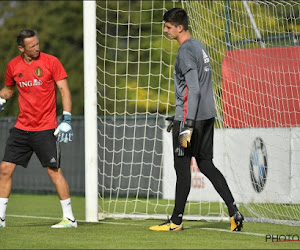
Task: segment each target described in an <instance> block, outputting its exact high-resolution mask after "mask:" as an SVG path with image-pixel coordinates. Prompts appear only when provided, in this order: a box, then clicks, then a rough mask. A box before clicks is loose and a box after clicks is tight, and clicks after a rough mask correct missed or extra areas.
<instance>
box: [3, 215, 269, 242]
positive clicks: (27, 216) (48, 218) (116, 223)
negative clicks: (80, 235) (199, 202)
mask: <svg viewBox="0 0 300 250" xmlns="http://www.w3.org/2000/svg"><path fill="white" fill-rule="evenodd" d="M6 216H7V217H16V218H31V219H44V220H61V218H55V217H42V216H31V215H17V214H8V215H6ZM77 221H78V222H86V221H85V220H77ZM86 223H87V222H86ZM91 223H99V224H114V225H129V226H143V227H145V225H141V224H134V223H125V222H111V221H98V222H91ZM185 228H189V227H185ZM197 229H201V230H211V231H220V232H226V233H232V234H245V235H252V236H260V237H266V235H265V234H259V233H251V232H231V231H230V230H226V229H219V228H197Z"/></svg>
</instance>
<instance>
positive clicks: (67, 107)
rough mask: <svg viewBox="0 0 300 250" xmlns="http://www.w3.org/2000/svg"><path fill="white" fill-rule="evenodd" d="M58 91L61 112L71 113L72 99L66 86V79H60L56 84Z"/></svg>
mask: <svg viewBox="0 0 300 250" xmlns="http://www.w3.org/2000/svg"><path fill="white" fill-rule="evenodd" d="M56 85H57V87H58V90H59V92H60V94H61V98H62V105H63V111H67V112H69V113H71V111H72V98H71V92H70V89H69V86H68V81H67V79H62V80H59V81H57V82H56Z"/></svg>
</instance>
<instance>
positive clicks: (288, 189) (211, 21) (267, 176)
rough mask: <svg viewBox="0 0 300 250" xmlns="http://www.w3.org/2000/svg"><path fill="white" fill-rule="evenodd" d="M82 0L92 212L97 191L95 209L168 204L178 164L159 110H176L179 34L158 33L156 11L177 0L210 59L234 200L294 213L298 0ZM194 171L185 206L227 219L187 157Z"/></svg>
mask: <svg viewBox="0 0 300 250" xmlns="http://www.w3.org/2000/svg"><path fill="white" fill-rule="evenodd" d="M83 2H84V9H85V10H84V22H85V25H87V27H86V26H84V27H85V33H84V34H85V39H84V43H85V44H84V48H85V126H86V127H85V131H86V134H85V137H89V138H85V143H86V145H85V150H86V152H85V155H86V156H85V157H86V162H85V164H86V166H85V167H86V169H87V168H88V170H86V174H88V172H89V170H91V168H90V166H91V161H92V165H93V166H96V168H97V173H96V170H95V169H94V168H93V170H92V172H90V174H91V176H89V177H87V175H86V190H87V191H86V192H87V193H86V195H87V194H88V193H90V194H92V197H93V202H91V204H93V205H92V207H93V209H92V211H93V214H94V215H93V218H94V219H95V209H94V208H95V202H96V203H97V206H98V207H97V210H98V213H99V218H111V217H112V218H124V217H130V218H167V215H168V214H169V215H170V214H171V213H172V210H173V207H174V198H175V181H176V180H175V179H176V176H175V171H174V168H173V156H172V138H171V134H170V133H167V132H166V127H167V125H168V123H167V122H166V121H165V118H166V117H167V116H171V115H173V114H174V110H175V98H174V84H173V70H174V63H175V58H176V54H177V50H178V48H179V46H178V44H177V42H176V41H171V40H170V39H169V38H168V37H167V36H165V34H164V33H163V27H164V23H163V21H162V17H163V14H164V13H165V12H166V11H167V10H168V9H170V8H173V7H181V8H184V9H185V10H186V11H187V13H188V15H189V28H190V32H191V34H192V36H193V37H195V38H196V39H199V40H200V41H201V42H202V43H203V44H204V45H205V46H206V48H207V51H208V53H209V56H210V59H211V65H212V80H213V89H214V97H215V104H216V110H217V117H216V123H215V128H216V129H215V136H214V159H213V161H214V163H215V165H216V167H217V168H218V169H219V170H220V171H221V172H222V173H223V174H224V176H225V178H226V180H227V182H228V184H229V187H230V189H231V190H232V193H233V196H234V197H235V200H236V202H237V205H238V206H239V209H240V210H241V212H242V213H243V214H244V215H245V217H246V218H247V220H248V221H251V220H252V221H262V222H273V223H288V224H300V194H299V192H298V190H299V188H300V184H299V183H300V170H298V169H299V167H298V165H299V164H300V157H299V156H298V151H299V150H300V129H299V126H300V73H299V72H300V59H299V54H300V46H299V45H300V43H299V35H300V15H299V13H300V3H299V2H298V1H228V0H223V1H179V0H178V1H166V0H162V1H156V0H152V1H83ZM89 2H92V3H90V4H88V3H89ZM88 5H89V6H91V5H92V6H93V9H92V12H87V11H86V9H87V6H88ZM94 8H95V10H94ZM94 46H97V47H96V48H95V47H94ZM94 60H95V61H94ZM86 63H87V64H86ZM92 69H93V70H96V71H95V72H93V73H91V71H90V70H92ZM86 74H88V76H87V75H86ZM89 77H92V78H89ZM92 84H96V85H95V86H94V85H92ZM91 86H93V87H91ZM89 105H92V107H91V108H89V107H90V106H89ZM90 111H91V113H89V112H90ZM89 115H90V116H89ZM90 121H91V123H90ZM90 124H92V126H94V127H89V126H90ZM95 146H96V148H95ZM95 150H96V151H97V152H96V151H95ZM200 169H201V166H200ZM191 172H192V183H191V185H192V187H191V192H190V195H189V197H188V202H187V205H186V209H185V215H184V218H185V219H208V220H221V219H228V214H227V208H226V206H225V205H224V202H223V201H222V199H221V198H220V196H219V195H218V194H217V192H216V191H215V190H214V188H213V186H212V185H211V183H210V182H209V181H208V179H206V177H205V176H204V175H203V174H202V173H201V172H200V171H199V168H198V166H197V165H196V162H195V161H194V159H192V162H191ZM95 175H96V176H95ZM96 178H98V179H96ZM91 187H92V188H91ZM88 189H89V191H88ZM91 189H93V191H91ZM95 190H96V192H97V198H95V197H96V195H95ZM86 201H88V198H87V199H86ZM87 206H88V205H87ZM86 212H87V213H88V209H87V211H86ZM86 218H88V215H87V216H86ZM94 219H93V220H94Z"/></svg>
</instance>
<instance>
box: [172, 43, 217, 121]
mask: <svg viewBox="0 0 300 250" xmlns="http://www.w3.org/2000/svg"><path fill="white" fill-rule="evenodd" d="M174 86H175V98H176V113H175V120H179V121H186V120H193V121H199V120H206V119H210V118H212V117H215V116H216V111H215V103H214V99H213V89H212V81H211V65H210V59H209V56H208V53H207V51H206V49H205V47H204V45H203V44H202V43H201V42H200V41H198V40H196V39H194V38H190V39H189V40H187V41H185V42H184V43H183V44H181V45H180V47H179V49H178V52H177V56H176V62H175V67H174Z"/></svg>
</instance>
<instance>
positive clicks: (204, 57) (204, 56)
mask: <svg viewBox="0 0 300 250" xmlns="http://www.w3.org/2000/svg"><path fill="white" fill-rule="evenodd" d="M202 55H203V61H204V63H209V57H208V55H207V54H206V53H205V51H204V50H203V49H202Z"/></svg>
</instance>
